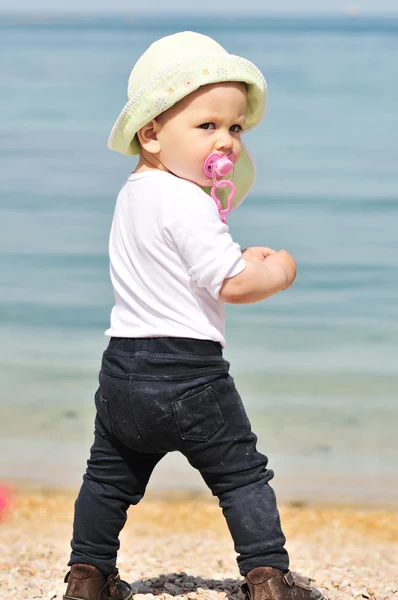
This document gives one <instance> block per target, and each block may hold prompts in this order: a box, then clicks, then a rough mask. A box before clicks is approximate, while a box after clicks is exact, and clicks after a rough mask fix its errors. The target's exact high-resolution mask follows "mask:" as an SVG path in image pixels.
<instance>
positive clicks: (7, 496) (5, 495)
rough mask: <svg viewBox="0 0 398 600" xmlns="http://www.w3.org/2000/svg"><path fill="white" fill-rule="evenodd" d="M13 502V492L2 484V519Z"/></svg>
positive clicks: (0, 503)
mask: <svg viewBox="0 0 398 600" xmlns="http://www.w3.org/2000/svg"><path fill="white" fill-rule="evenodd" d="M10 502H11V492H10V490H9V489H8V488H6V487H5V486H4V485H0V521H2V520H3V519H4V515H5V513H6V511H7V508H8V506H9V504H10Z"/></svg>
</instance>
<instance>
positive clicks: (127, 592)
mask: <svg viewBox="0 0 398 600" xmlns="http://www.w3.org/2000/svg"><path fill="white" fill-rule="evenodd" d="M65 583H67V584H68V587H67V588H66V593H65V596H64V600H131V599H132V597H133V592H132V590H131V588H130V586H129V584H128V583H126V582H125V581H121V580H120V577H119V572H118V571H117V569H115V571H114V573H112V575H109V577H105V575H103V573H102V572H101V571H100V570H99V569H97V568H96V567H92V566H91V565H77V564H76V565H72V566H71V569H70V571H69V573H67V575H66V577H65Z"/></svg>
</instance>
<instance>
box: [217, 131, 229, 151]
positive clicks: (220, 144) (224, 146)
mask: <svg viewBox="0 0 398 600" xmlns="http://www.w3.org/2000/svg"><path fill="white" fill-rule="evenodd" d="M232 146H233V138H232V136H231V134H230V133H229V132H227V131H220V133H219V135H218V137H217V142H216V144H215V150H217V151H218V152H225V153H226V154H227V153H229V152H232Z"/></svg>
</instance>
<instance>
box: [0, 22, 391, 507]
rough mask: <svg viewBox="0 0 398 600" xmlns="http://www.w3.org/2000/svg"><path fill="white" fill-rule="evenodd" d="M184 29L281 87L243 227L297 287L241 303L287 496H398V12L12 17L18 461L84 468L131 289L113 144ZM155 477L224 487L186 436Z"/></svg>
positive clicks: (9, 348)
mask: <svg viewBox="0 0 398 600" xmlns="http://www.w3.org/2000/svg"><path fill="white" fill-rule="evenodd" d="M183 29H193V30H195V31H200V32H203V33H207V34H209V35H211V36H213V37H215V38H216V39H217V40H218V41H219V42H220V43H221V44H222V45H224V46H225V47H226V48H227V49H228V50H229V51H230V52H233V53H235V54H239V55H243V56H245V57H246V58H248V59H250V60H252V61H253V62H254V63H255V64H257V66H258V67H259V68H260V69H261V70H262V71H263V73H264V74H265V77H266V79H267V82H268V86H269V105H268V109H267V113H266V116H265V118H264V120H263V122H262V123H261V125H260V126H259V127H258V128H257V129H255V130H254V131H252V132H249V133H247V134H246V136H245V140H246V143H247V144H248V146H249V148H250V150H251V153H252V155H253V156H254V158H255V161H256V164H257V180H256V184H255V186H254V189H253V192H252V194H251V196H250V197H249V198H248V199H247V200H246V202H245V203H244V204H243V206H242V207H241V208H239V210H238V211H236V213H234V214H232V215H231V216H230V217H229V225H230V229H231V232H232V235H233V237H234V238H235V239H236V241H238V242H239V243H240V244H241V245H242V247H245V246H248V245H269V246H272V247H275V248H286V249H287V250H289V251H290V252H291V253H292V254H293V256H294V257H295V258H296V260H297V263H298V276H297V280H296V282H295V284H294V286H293V287H292V288H291V289H290V290H288V291H286V292H283V293H281V294H278V295H276V296H274V297H273V298H271V299H268V300H266V301H265V302H262V303H259V304H255V305H248V306H228V309H227V342H228V347H227V349H226V353H225V354H226V357H227V358H228V359H229V360H230V361H231V372H232V374H233V375H234V377H235V381H236V384H237V386H238V388H239V390H240V392H241V395H242V397H243V400H244V402H245V404H246V406H247V410H248V413H249V416H250V418H251V420H252V424H253V429H254V430H255V431H256V433H257V434H258V436H259V448H260V449H261V450H262V451H263V452H264V453H266V454H267V455H268V457H269V460H270V466H271V467H272V468H274V470H275V472H276V477H275V480H274V481H275V484H274V485H275V488H276V489H277V491H278V492H279V493H280V495H281V497H282V498H285V499H307V498H313V499H316V500H322V501H324V500H331V501H332V500H340V501H345V502H349V501H353V502H361V503H368V504H372V503H382V504H395V505H396V504H397V503H398V482H397V464H398V441H397V438H398V436H397V424H398V410H397V397H398V372H397V365H398V324H397V317H398V303H397V296H398V268H397V256H398V168H397V165H398V111H397V99H398V61H397V59H396V57H397V51H398V35H397V34H398V20H394V19H388V20H382V19H369V20H366V19H363V18H357V19H349V18H339V19H337V18H336V19H331V18H322V19H320V18H305V19H304V18H302V19H293V18H276V17H272V18H270V17H266V16H261V17H258V18H252V19H248V18H245V19H240V18H239V17H236V18H234V19H232V18H231V19H229V20H226V21H225V20H220V21H219V22H218V21H217V19H214V18H213V17H212V16H211V15H207V16H206V15H200V16H197V15H195V16H181V15H180V16H178V17H177V16H168V17H167V16H163V17H159V18H158V19H157V20H154V19H153V18H149V17H145V16H134V17H129V18H127V17H122V16H117V15H116V16H113V17H107V18H102V19H97V20H94V19H92V18H84V19H83V18H81V19H78V18H70V19H64V20H62V21H57V20H54V19H49V18H47V19H42V20H39V19H37V18H36V19H30V18H24V19H21V18H18V19H17V18H15V19H10V18H9V17H7V18H6V17H4V16H3V17H0V56H1V60H0V91H1V103H0V127H1V130H0V199H1V204H0V219H1V236H0V260H1V283H2V285H1V288H0V335H1V341H2V343H1V344H0V377H1V386H0V389H1V397H0V476H1V477H6V478H17V479H18V478H19V479H33V480H35V481H37V482H41V483H50V484H61V485H75V484H77V483H78V482H79V480H80V477H81V474H82V471H83V469H84V465H85V459H86V454H87V450H88V447H89V444H90V442H91V439H92V419H93V393H94V391H95V388H96V383H97V372H98V368H99V362H100V358H101V353H102V351H103V349H104V347H105V344H106V343H107V339H106V338H105V337H104V336H103V332H104V330H105V329H106V328H107V326H108V322H109V313H110V309H111V307H112V290H111V286H110V281H109V275H108V256H107V241H108V234H109V227H110V222H111V218H112V211H113V207H114V202H115V199H116V195H117V193H118V190H119V188H120V187H121V185H122V183H123V181H124V179H125V178H126V176H127V175H128V173H129V172H130V171H131V170H132V169H133V167H134V164H135V163H134V160H131V159H128V158H126V157H122V156H121V155H118V154H116V153H112V152H110V151H109V150H108V149H107V146H106V142H107V137H108V134H109V131H110V129H111V127H112V125H113V122H114V120H115V119H116V117H117V115H118V114H119V112H120V110H121V109H122V107H123V106H124V104H125V101H126V85H127V78H128V75H129V73H130V70H131V68H132V65H133V64H134V62H135V60H136V59H137V58H138V56H139V55H140V53H142V52H143V50H144V49H145V48H146V47H147V46H148V45H149V44H150V43H151V42H152V41H154V40H155V39H157V38H159V37H161V36H163V35H167V34H169V33H173V32H175V31H179V30H183ZM153 481H154V483H153V485H165V484H166V482H167V484H168V485H171V484H172V485H176V486H178V485H182V484H184V485H185V486H188V487H198V486H203V485H204V484H202V483H201V481H200V478H199V476H198V475H197V474H196V473H195V472H193V470H192V469H191V468H188V466H187V464H186V463H185V462H184V461H182V460H181V459H178V458H177V457H175V456H174V455H172V456H171V457H168V458H167V459H165V463H164V465H162V464H161V465H160V466H159V467H158V473H155V475H154V479H153Z"/></svg>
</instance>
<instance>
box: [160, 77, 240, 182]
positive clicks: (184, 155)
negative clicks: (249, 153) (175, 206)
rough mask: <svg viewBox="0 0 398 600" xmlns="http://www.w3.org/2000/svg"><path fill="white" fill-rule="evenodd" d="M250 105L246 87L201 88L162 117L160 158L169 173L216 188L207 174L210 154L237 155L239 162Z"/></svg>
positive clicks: (235, 85)
mask: <svg viewBox="0 0 398 600" xmlns="http://www.w3.org/2000/svg"><path fill="white" fill-rule="evenodd" d="M246 105H247V92H246V86H245V85H244V84H243V83H234V82H226V83H216V84H210V85H206V86H203V87H200V88H199V89H198V90H196V91H195V92H192V93H191V94H189V96H186V97H185V98H183V99H182V100H180V101H179V102H178V103H177V104H176V105H175V106H173V107H172V108H170V109H169V110H167V111H166V112H165V113H163V114H161V115H160V116H159V117H158V118H157V119H156V121H157V123H158V125H159V130H158V141H159V145H160V152H159V153H158V155H157V157H158V159H159V160H160V162H161V163H162V165H164V166H165V167H166V168H167V170H169V171H171V172H172V173H174V174H175V175H177V176H178V177H181V178H183V179H187V180H189V181H193V182H194V183H196V184H198V185H202V186H210V185H212V180H211V179H210V178H209V177H207V176H206V175H205V174H204V172H203V164H204V161H205V159H206V158H207V156H208V155H209V154H212V153H217V154H221V155H223V156H225V155H228V154H231V153H233V154H234V155H235V162H236V161H237V160H238V158H239V155H240V152H241V148H242V144H241V133H242V130H243V127H244V124H245V115H246Z"/></svg>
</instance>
